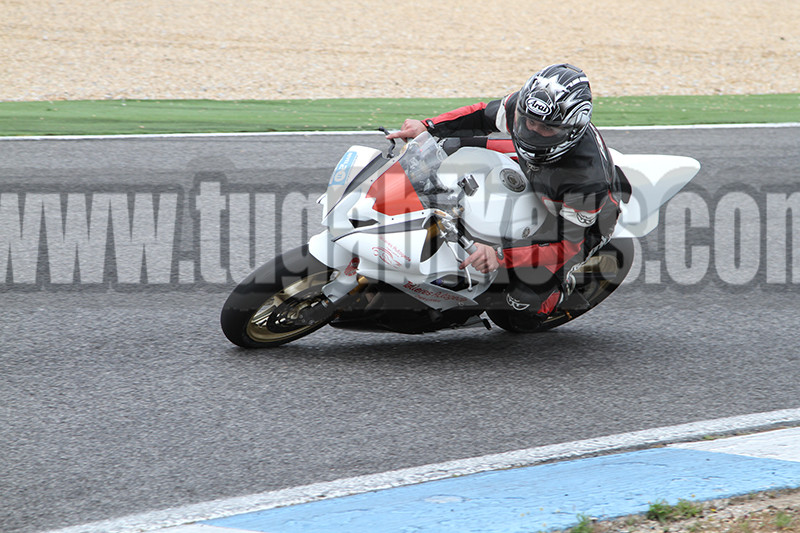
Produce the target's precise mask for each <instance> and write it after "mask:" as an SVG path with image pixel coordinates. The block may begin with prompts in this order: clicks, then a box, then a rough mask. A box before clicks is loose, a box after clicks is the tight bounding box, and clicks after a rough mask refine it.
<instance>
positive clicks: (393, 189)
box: [367, 163, 425, 216]
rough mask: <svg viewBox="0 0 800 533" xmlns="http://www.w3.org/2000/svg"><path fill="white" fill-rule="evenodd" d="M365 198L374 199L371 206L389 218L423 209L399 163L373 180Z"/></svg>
mask: <svg viewBox="0 0 800 533" xmlns="http://www.w3.org/2000/svg"><path fill="white" fill-rule="evenodd" d="M367 198H374V199H375V205H374V206H373V209H375V211H378V212H379V213H383V214H384V215H389V216H397V215H405V214H407V213H413V212H415V211H421V210H423V209H425V207H424V206H423V205H422V202H421V201H420V199H419V196H418V195H417V191H415V190H414V186H413V185H412V184H411V180H409V179H408V176H406V173H405V171H404V170H403V167H401V166H400V163H395V164H394V165H392V166H391V167H390V168H389V170H387V171H386V172H384V173H383V175H382V176H381V177H380V178H378V179H377V180H375V182H374V183H373V184H372V186H370V188H369V191H367Z"/></svg>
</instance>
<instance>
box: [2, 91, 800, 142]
mask: <svg viewBox="0 0 800 533" xmlns="http://www.w3.org/2000/svg"><path fill="white" fill-rule="evenodd" d="M476 101H478V99H474V98H458V99H453V98H447V99H446V98H427V99H423V98H409V99H382V98H368V99H331V100H325V99H322V100H264V101H258V100H252V101H249V100H242V101H219V100H76V101H71V100H60V101H50V102H48V101H43V102H0V135H104V134H131V133H208V132H223V133H224V132H265V131H343V130H346V131H350V130H372V129H376V128H378V127H380V126H384V127H387V128H397V127H399V126H400V124H401V123H402V121H403V120H404V119H405V118H406V117H419V118H425V117H430V116H435V115H438V114H440V113H443V112H445V111H449V110H451V109H454V108H456V107H460V106H463V105H468V104H472V103H475V102H476ZM484 101H486V100H484ZM595 104H596V107H595V113H594V122H595V124H597V125H598V126H646V125H657V124H660V125H676V124H736V123H765V122H800V94H771V95H741V96H734V95H722V96H630V97H619V98H598V99H597V100H596V102H595Z"/></svg>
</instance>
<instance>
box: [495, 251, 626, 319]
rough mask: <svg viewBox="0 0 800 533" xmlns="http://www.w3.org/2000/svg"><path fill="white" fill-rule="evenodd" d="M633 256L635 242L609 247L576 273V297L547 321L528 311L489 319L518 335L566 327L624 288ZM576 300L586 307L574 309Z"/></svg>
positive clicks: (499, 314) (497, 312)
mask: <svg viewBox="0 0 800 533" xmlns="http://www.w3.org/2000/svg"><path fill="white" fill-rule="evenodd" d="M633 255H634V248H633V240H632V239H614V240H613V241H611V242H609V243H608V244H606V245H605V246H604V247H603V248H601V249H600V250H599V251H598V252H597V253H596V254H595V255H593V256H592V257H590V258H589V260H588V261H587V262H586V263H585V264H584V265H583V266H582V267H581V268H580V269H578V270H577V271H576V272H575V273H574V275H575V278H576V281H577V283H576V285H575V289H574V291H573V295H572V297H570V298H568V299H567V300H566V301H565V302H563V303H562V304H560V305H559V306H558V307H557V308H556V309H555V311H553V313H552V314H551V315H550V316H548V317H547V318H544V319H541V318H538V317H536V316H535V315H534V314H533V313H528V312H525V311H505V310H503V311H497V310H495V311H488V312H487V313H488V315H489V318H491V319H492V322H494V323H495V324H497V325H498V326H499V327H500V328H502V329H504V330H506V331H511V332H514V333H537V332H541V331H547V330H549V329H553V328H556V327H558V326H561V325H562V324H566V323H567V322H570V321H572V320H575V319H576V318H578V317H579V316H581V315H582V314H584V313H586V312H588V311H590V310H592V309H594V308H595V307H596V306H597V305H598V304H599V303H600V302H602V301H603V300H605V299H606V298H608V296H609V295H610V294H611V293H612V292H614V291H615V290H616V289H617V287H619V286H620V284H621V283H622V281H623V280H624V279H625V276H627V275H628V272H629V271H630V269H631V265H632V264H633ZM575 293H577V294H575ZM576 300H578V301H580V302H581V303H583V304H584V305H581V306H576V307H570V303H571V302H575V301H576Z"/></svg>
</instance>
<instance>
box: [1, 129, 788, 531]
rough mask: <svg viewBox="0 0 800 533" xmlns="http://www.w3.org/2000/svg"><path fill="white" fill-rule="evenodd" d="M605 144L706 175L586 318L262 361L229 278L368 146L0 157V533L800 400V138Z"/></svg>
mask: <svg viewBox="0 0 800 533" xmlns="http://www.w3.org/2000/svg"><path fill="white" fill-rule="evenodd" d="M604 135H605V138H606V140H607V142H608V144H609V145H610V146H612V147H613V148H616V149H617V150H619V151H621V152H628V153H665V154H678V155H687V156H691V157H694V158H696V159H697V160H699V161H700V162H701V164H702V169H701V171H700V174H699V175H698V177H697V178H696V179H695V180H694V181H693V183H692V184H690V187H689V189H688V190H687V192H685V193H682V194H681V195H679V196H678V197H676V198H675V199H674V200H673V201H672V202H671V203H670V204H669V205H668V206H667V207H666V208H665V209H663V210H662V222H663V224H662V226H660V228H659V230H657V232H656V233H653V234H651V235H650V236H648V237H647V238H646V239H644V240H643V241H642V242H641V245H640V247H639V248H640V251H641V256H640V259H639V260H638V261H637V263H636V264H635V265H634V269H633V271H632V273H631V281H630V282H628V283H626V284H625V285H623V286H622V287H621V288H620V289H619V290H618V291H617V292H616V293H615V294H614V295H613V296H612V297H611V298H609V299H608V300H607V301H606V302H605V303H604V304H603V305H601V306H600V307H598V308H597V309H595V310H593V311H592V312H591V313H589V314H587V315H586V316H584V317H581V318H580V319H578V320H576V321H574V322H573V323H570V324H568V325H567V326H565V327H562V328H560V329H557V330H555V331H553V332H550V333H546V334H541V335H536V336H517V335H512V334H508V333H505V332H503V331H502V330H500V329H499V328H494V329H492V330H491V331H486V330H484V329H467V330H456V331H448V332H444V333H438V334H429V335H425V336H401V335H394V334H374V333H350V332H343V331H337V330H333V329H331V328H325V329H323V330H320V331H319V332H317V333H316V334H314V335H312V336H310V337H307V338H305V339H302V340H300V341H297V342H295V343H293V344H290V345H287V346H285V347H282V348H280V349H277V350H274V351H260V352H259V351H243V350H240V349H238V348H236V347H234V346H232V345H231V344H230V343H229V342H228V341H227V340H226V339H225V338H224V337H223V335H222V333H221V331H220V329H219V325H218V324H219V311H220V308H221V306H222V304H223V302H224V300H225V298H226V296H227V293H228V292H229V291H230V290H231V288H232V287H233V281H232V280H233V279H237V278H240V277H241V276H242V275H243V274H244V272H246V271H247V270H248V269H249V268H250V266H252V265H253V264H255V262H256V261H257V260H260V259H262V258H267V257H269V256H270V255H271V254H274V253H275V252H276V251H277V250H281V249H286V248H288V247H290V246H294V245H296V244H299V243H300V242H302V240H303V238H304V236H305V235H307V234H308V233H309V232H312V233H313V232H314V231H316V228H317V226H315V224H317V217H318V213H317V211H315V210H314V204H313V202H312V200H313V199H315V198H316V196H318V195H319V194H321V193H322V192H323V191H324V188H325V184H326V183H327V180H328V177H329V176H330V173H331V171H332V169H333V168H334V167H335V166H336V163H337V161H338V159H339V157H340V156H341V154H342V153H344V151H345V150H346V149H347V148H348V147H349V146H350V145H351V144H366V145H372V146H375V147H378V148H384V147H386V142H385V141H384V140H383V139H382V138H381V136H380V135H379V134H376V135H374V136H366V135H349V136H348V135H341V136H338V135H291V136H288V135H287V136H234V137H204V136H199V137H189V138H180V137H165V138H155V137H154V138H126V139H116V140H108V139H107V140H101V139H87V140H2V141H0V176H1V177H0V193H2V198H0V218H2V221H0V265H2V268H3V269H4V270H0V272H4V276H0V282H2V283H0V301H1V302H2V315H0V375H2V378H1V379H0V428H2V430H0V450H1V453H0V501H2V502H3V505H2V506H0V530H2V531H3V532H5V533H19V532H34V531H40V530H45V529H51V528H60V527H66V526H70V525H75V524H81V523H86V522H91V521H96V520H103V519H109V518H114V517H119V516H123V515H128V514H133V513H141V512H146V511H151V510H158V509H164V508H167V507H173V506H182V505H187V504H192V503H196V502H202V501H206V500H213V499H218V498H229V497H234V496H240V495H246V494H251V493H258V492H264V491H269V490H275V489H281V488H287V487H293V486H298V485H304V484H310V483H315V482H322V481H328V480H334V479H338V478H344V477H351V476H356V475H361V474H370V473H376V472H383V471H388V470H394V469H399V468H405V467H412V466H417V465H424V464H429V463H438V462H442V461H447V460H453V459H460V458H467V457H475V456H480V455H484V454H490V453H500V452H505V451H510V450H516V449H522V448H528V447H533V446H542V445H547V444H556V443H562V442H569V441H574V440H580V439H589V438H593V437H599V436H604V435H611V434H617V433H624V432H630V431H637V430H642V429H648V428H656V427H661V426H668V425H676V424H682V423H686V422H695V421H701V420H706V419H715V418H721V417H728V416H736V415H745V414H751V413H759V412H765V411H772V410H778V409H789V408H797V407H800V379H798V377H799V374H800V352H799V351H798V350H797V341H798V334H797V331H800V317H798V312H797V311H798V305H797V304H796V298H797V295H798V292H799V291H798V284H797V283H798V281H800V241H798V238H799V237H798V236H800V222H798V220H800V218H799V217H800V194H798V193H800V175H798V170H797V169H798V168H800V154H798V151H797V140H798V138H800V128H798V127H797V126H789V127H748V128H719V129H718V128H701V129H666V130H658V129H654V130H649V129H645V130H613V131H610V130H605V131H604ZM793 195H794V196H793ZM793 205H794V207H792V206H793ZM26 215H27V217H26ZM156 215H157V216H156ZM126 217H127V218H126ZM793 217H794V219H793ZM154 228H155V229H156V231H154ZM793 240H794V242H795V243H797V244H796V245H795V247H794V250H792V244H791V243H792V241H793ZM251 245H252V246H251ZM76 250H77V252H76ZM98 250H99V252H98ZM793 255H794V256H795V257H797V259H796V260H794V262H795V263H796V264H794V265H793V264H792V263H793Z"/></svg>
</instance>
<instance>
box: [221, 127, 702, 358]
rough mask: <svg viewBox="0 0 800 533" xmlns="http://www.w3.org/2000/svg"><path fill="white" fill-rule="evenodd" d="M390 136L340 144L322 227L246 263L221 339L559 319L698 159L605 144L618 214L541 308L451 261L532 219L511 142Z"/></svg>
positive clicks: (627, 264)
mask: <svg viewBox="0 0 800 533" xmlns="http://www.w3.org/2000/svg"><path fill="white" fill-rule="evenodd" d="M396 148H397V147H396V145H395V142H394V141H391V145H390V147H389V148H388V150H387V151H386V153H384V152H383V151H381V150H377V149H374V148H370V147H365V146H353V147H351V148H350V149H349V150H348V151H347V152H346V153H345V154H344V155H343V156H342V158H341V160H340V161H339V163H338V164H337V165H336V167H335V168H334V170H333V173H332V175H331V177H330V180H329V182H328V187H327V190H326V192H325V194H323V195H322V197H321V198H320V199H319V201H318V203H320V204H321V205H322V212H323V215H322V225H323V226H324V229H323V230H322V231H321V232H320V233H318V234H316V235H314V236H313V237H311V238H310V239H309V241H308V243H307V244H306V245H304V246H301V247H299V248H296V249H294V250H291V251H289V252H286V253H284V254H282V255H280V256H278V257H276V258H275V259H273V260H271V261H269V262H267V263H266V264H264V265H263V266H261V267H259V268H258V269H256V270H255V271H254V272H253V273H252V274H250V275H249V276H248V277H247V278H246V279H244V280H243V281H242V282H241V283H239V284H238V286H237V287H236V288H235V289H234V290H233V292H232V293H231V294H230V296H229V297H228V299H227V301H226V302H225V304H224V306H223V309H222V313H221V317H220V321H221V325H222V330H223V332H224V333H225V336H226V337H227V338H228V339H229V340H230V341H231V342H233V343H234V344H236V345H238V346H242V347H246V348H267V347H275V346H279V345H281V344H285V343H287V342H291V341H294V340H297V339H299V338H301V337H304V336H306V335H308V334H310V333H312V332H314V331H316V330H318V329H320V328H322V327H323V326H325V325H330V326H332V327H334V328H339V329H350V330H360V331H391V332H398V333H409V334H419V333H427V332H433V331H437V330H442V329H445V328H459V327H469V326H474V325H477V326H483V327H486V328H491V323H494V324H496V325H497V326H499V327H500V328H502V329H504V330H508V331H512V332H516V333H531V332H540V331H545V330H549V329H552V328H555V327H558V326H561V325H562V324H565V323H567V322H570V321H572V320H574V319H576V318H577V317H579V316H581V315H583V314H585V313H586V312H587V311H589V310H591V309H593V308H594V307H596V306H597V305H598V304H599V303H600V302H602V301H603V300H604V299H605V298H607V297H608V296H609V295H610V294H611V293H612V292H614V290H616V288H617V287H619V286H620V284H621V283H622V281H623V280H624V279H625V276H626V275H627V274H628V271H629V270H630V268H631V264H632V262H633V255H634V246H633V242H632V240H633V239H636V238H640V237H643V236H645V235H647V234H648V233H650V232H651V231H652V230H653V229H654V228H655V227H656V226H657V225H658V217H659V209H660V207H661V206H662V205H663V204H664V203H666V202H667V201H668V200H669V199H670V198H671V197H672V196H674V195H675V194H676V193H677V192H678V191H679V190H680V189H681V188H683V187H684V186H685V185H686V184H687V183H688V182H689V181H690V180H691V179H692V178H693V177H694V176H695V175H696V174H697V172H698V171H699V169H700V164H699V163H698V162H697V161H696V160H694V159H692V158H689V157H683V156H667V155H630V154H629V155H624V154H621V153H619V152H617V151H615V150H611V153H612V157H613V160H614V164H615V165H616V167H617V170H618V172H619V173H620V175H621V176H623V179H624V180H625V182H626V183H628V184H629V185H630V188H629V191H628V194H627V195H626V198H625V199H626V201H625V202H624V203H622V204H621V214H620V216H619V219H618V221H617V226H616V228H615V230H614V233H613V235H612V237H611V239H610V240H609V241H608V242H607V243H605V244H604V246H602V248H600V249H599V250H597V251H596V253H594V254H593V255H591V256H590V257H589V258H588V259H587V260H586V261H585V262H583V263H582V264H580V265H579V266H578V267H577V268H575V269H573V270H572V272H571V273H570V280H569V282H570V283H569V285H568V287H569V288H568V291H567V292H568V295H567V297H566V298H564V299H562V301H561V303H559V304H558V306H557V307H556V309H555V310H554V311H553V312H552V313H551V314H550V315H549V316H548V317H547V318H545V319H539V318H536V317H535V316H534V315H533V314H531V313H521V312H519V311H515V310H509V309H508V308H493V306H491V305H488V304H487V303H486V302H487V301H488V300H486V299H485V298H484V299H482V298H481V295H484V294H489V293H487V290H489V289H490V287H492V286H493V283H494V282H495V281H497V276H498V272H497V271H495V272H488V273H483V272H480V271H478V270H476V269H474V268H473V267H472V266H468V267H467V268H465V269H463V270H462V269H460V268H459V265H460V264H461V263H462V262H463V261H464V259H466V258H467V257H468V256H469V255H470V253H471V252H472V251H473V250H474V249H475V248H474V242H475V241H480V242H483V243H488V244H490V245H493V246H498V245H500V244H501V243H502V242H509V241H512V242H513V241H521V240H525V239H527V238H529V237H530V236H531V235H533V234H535V233H536V230H537V229H538V228H539V225H540V224H541V222H542V220H543V218H544V215H545V213H546V209H545V206H544V205H543V204H542V203H541V201H540V200H539V198H538V197H537V195H536V194H534V192H533V190H532V188H531V185H530V183H529V182H528V180H527V179H526V178H525V176H524V174H523V173H522V170H521V169H520V167H519V164H518V163H517V162H516V161H515V154H514V153H513V145H512V144H511V141H510V140H490V141H489V142H488V143H486V148H481V147H470V146H464V147H461V148H459V149H457V150H455V151H453V150H449V149H448V143H447V139H436V138H434V137H432V136H431V135H430V134H428V133H427V132H425V133H423V134H421V135H420V136H418V137H417V138H415V139H413V140H411V141H409V142H408V143H406V144H405V145H404V146H403V147H402V150H400V151H399V153H397V154H395V153H394V151H395V149H396ZM498 283H499V281H498ZM495 289H497V287H495Z"/></svg>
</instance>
